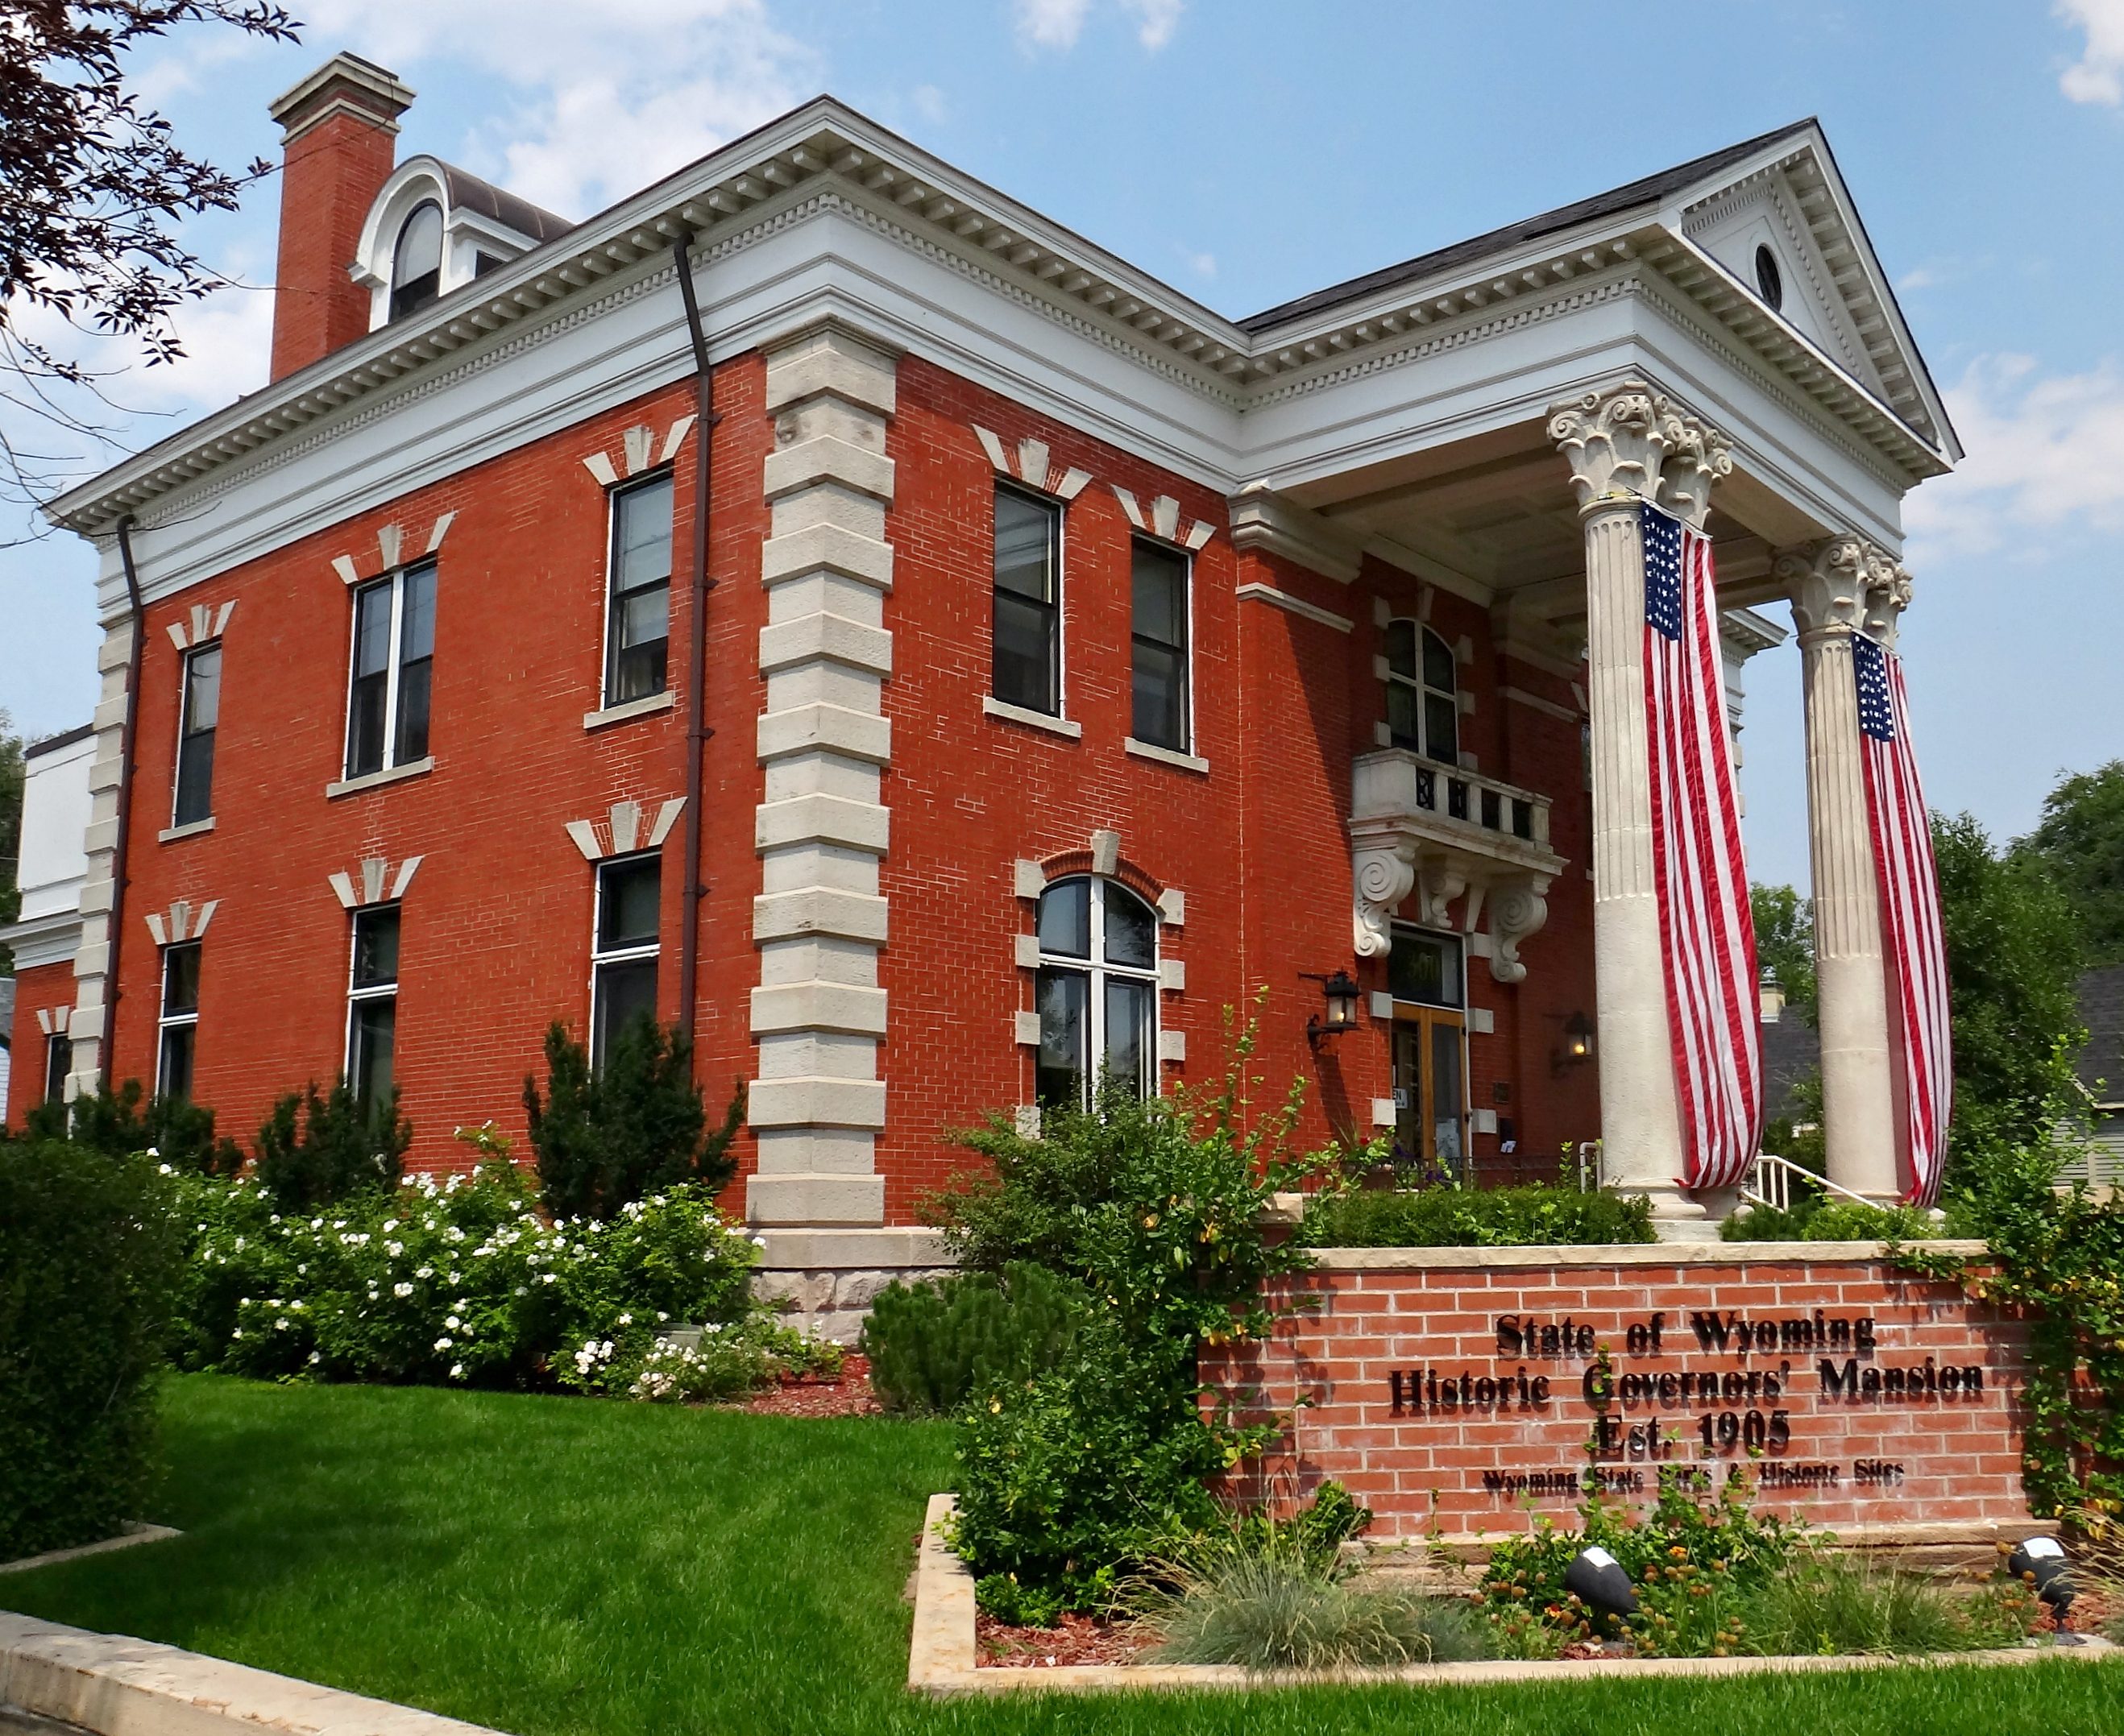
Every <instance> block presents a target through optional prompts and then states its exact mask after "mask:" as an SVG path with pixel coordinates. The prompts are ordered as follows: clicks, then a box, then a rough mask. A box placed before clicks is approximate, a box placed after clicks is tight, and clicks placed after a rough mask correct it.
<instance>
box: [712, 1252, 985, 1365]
mask: <svg viewBox="0 0 2124 1736" xmlns="http://www.w3.org/2000/svg"><path fill="white" fill-rule="evenodd" d="M760 1233H761V1235H762V1236H764V1238H765V1240H766V1242H767V1247H766V1250H765V1251H764V1252H763V1253H762V1254H761V1255H760V1260H759V1268H758V1269H757V1271H756V1272H755V1273H754V1277H753V1282H752V1288H753V1293H754V1294H755V1295H756V1296H758V1297H760V1299H761V1300H762V1301H764V1302H771V1303H773V1306H774V1309H775V1311H776V1312H777V1313H778V1314H779V1315H781V1316H782V1318H783V1319H784V1320H786V1321H788V1323H789V1324H790V1325H792V1326H801V1327H802V1328H803V1329H804V1330H806V1331H809V1332H815V1333H817V1334H818V1335H820V1337H822V1338H826V1339H830V1340H832V1341H833V1342H834V1343H835V1344H853V1343H855V1341H856V1335H858V1333H859V1332H861V1331H862V1323H863V1321H865V1320H866V1319H867V1318H868V1317H869V1315H870V1305H871V1303H872V1300H873V1299H875V1298H876V1295H877V1293H878V1292H879V1291H881V1290H882V1289H883V1288H885V1287H886V1285H887V1284H889V1283H893V1282H894V1281H895V1279H921V1278H938V1277H942V1276H943V1275H944V1274H947V1273H948V1272H951V1271H952V1270H954V1269H955V1268H954V1266H953V1264H952V1259H951V1256H950V1255H947V1253H946V1252H945V1251H944V1238H943V1236H942V1235H941V1234H940V1233H939V1232H937V1231H935V1230H928V1229H911V1228H897V1229H875V1230H764V1231H762V1232H760Z"/></svg>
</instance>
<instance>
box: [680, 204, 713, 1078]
mask: <svg viewBox="0 0 2124 1736" xmlns="http://www.w3.org/2000/svg"><path fill="white" fill-rule="evenodd" d="M692 245H693V232H692V231H691V230H687V231H684V232H682V233H681V234H680V235H679V238H678V239H677V240H676V241H674V242H672V243H671V263H672V265H673V267H674V270H676V271H677V273H678V276H679V295H680V296H681V297H682V298H684V302H685V304H686V335H687V336H688V337H689V338H690V339H692V340H693V416H694V420H693V604H692V608H691V611H690V613H689V615H688V621H687V626H686V631H687V655H686V842H685V852H686V890H685V894H684V901H683V904H682V909H683V911H684V922H685V927H684V928H683V929H682V930H681V931H679V1022H680V1027H681V1028H682V1029H683V1030H684V1031H685V1033H686V1044H687V1057H688V1059H687V1065H688V1072H689V1073H690V1075H691V1076H692V1077H695V1078H698V1077H699V1066H698V1061H697V1060H696V1059H695V1058H694V1054H693V1038H694V1035H695V1025H696V1023H697V1021H698V1016H699V1011H700V980H701V905H702V903H703V901H704V900H705V899H706V898H707V895H708V889H707V883H706V881H704V880H703V878H702V876H701V772H702V760H703V754H704V753H705V751H706V749H707V741H708V738H709V737H710V736H711V735H712V734H714V733H715V731H714V730H711V729H710V728H709V727H708V725H707V679H708V673H707V654H708V593H709V592H710V591H711V590H712V589H714V587H715V582H716V581H715V580H714V579H711V578H710V577H709V576H708V485H709V483H710V481H711V480H712V476H713V474H714V472H713V465H712V454H711V450H710V448H711V447H712V440H711V439H710V435H711V434H712V431H713V429H714V428H715V425H716V424H717V421H718V420H720V418H718V417H717V415H716V414H715V411H714V410H713V408H712V404H713V401H714V397H715V377H714V374H713V373H712V371H711V370H710V368H709V365H708V340H707V338H706V337H705V336H703V335H702V331H701V307H700V303H699V301H698V298H696V297H695V295H694V293H693V270H692V267H691V266H690V265H688V261H687V258H686V252H687V249H688V248H689V247H690V246H692Z"/></svg>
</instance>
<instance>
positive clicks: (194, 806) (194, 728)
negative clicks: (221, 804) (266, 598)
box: [170, 645, 221, 826]
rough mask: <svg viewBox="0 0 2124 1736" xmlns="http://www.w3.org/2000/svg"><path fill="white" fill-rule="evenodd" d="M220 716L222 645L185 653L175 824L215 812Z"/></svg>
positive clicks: (185, 823) (172, 819)
mask: <svg viewBox="0 0 2124 1736" xmlns="http://www.w3.org/2000/svg"><path fill="white" fill-rule="evenodd" d="M220 718H221V647H220V646H219V645H201V646H200V647H199V648H198V649H197V650H191V651H187V652H186V653H185V667H184V695H183V698H182V700H181V702H180V705H179V708H178V716H177V788H176V800H175V802H174V805H173V809H172V814H171V817H170V823H171V824H172V825H173V826H190V825H196V824H197V823H199V822H200V821H201V820H203V819H212V818H213V816H214V730H215V729H216V727H217V726H218V725H219V721H220Z"/></svg>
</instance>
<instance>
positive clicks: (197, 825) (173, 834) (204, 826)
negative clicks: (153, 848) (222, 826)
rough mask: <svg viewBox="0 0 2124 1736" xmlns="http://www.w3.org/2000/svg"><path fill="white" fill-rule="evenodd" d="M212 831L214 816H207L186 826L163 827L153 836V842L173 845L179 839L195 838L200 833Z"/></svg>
mask: <svg viewBox="0 0 2124 1736" xmlns="http://www.w3.org/2000/svg"><path fill="white" fill-rule="evenodd" d="M213 830H214V816H213V815H212V814H209V815H208V816H207V817H206V818H205V819H203V820H193V821H191V822H190V823H188V824H186V825H182V826H165V827H164V828H162V830H161V831H160V832H157V833H156V834H155V842H157V843H158V844H174V843H175V842H176V841H177V840H178V839H179V838H197V837H198V836H199V835H200V833H202V832H211V831H213Z"/></svg>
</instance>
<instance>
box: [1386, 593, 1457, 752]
mask: <svg viewBox="0 0 2124 1736" xmlns="http://www.w3.org/2000/svg"><path fill="white" fill-rule="evenodd" d="M1386 658H1387V735H1388V739H1389V741H1391V742H1392V744H1393V745H1394V746H1395V747H1397V748H1407V750H1408V751H1409V752H1410V753H1421V754H1422V755H1423V756H1424V757H1425V758H1427V759H1435V760H1438V761H1440V762H1442V763H1444V764H1445V765H1449V766H1457V765H1458V764H1459V762H1460V702H1459V697H1458V693H1459V679H1458V673H1457V665H1456V664H1455V661H1454V655H1453V649H1452V647H1451V646H1450V645H1447V644H1446V643H1445V640H1444V639H1443V638H1441V637H1440V636H1439V635H1438V634H1436V633H1434V632H1433V631H1431V629H1430V628H1429V627H1427V626H1423V625H1422V624H1421V623H1420V622H1415V621H1412V620H1410V619H1409V618H1408V617H1406V616H1401V617H1396V618H1395V619H1394V620H1393V621H1391V622H1389V623H1388V624H1387V636H1386Z"/></svg>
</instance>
